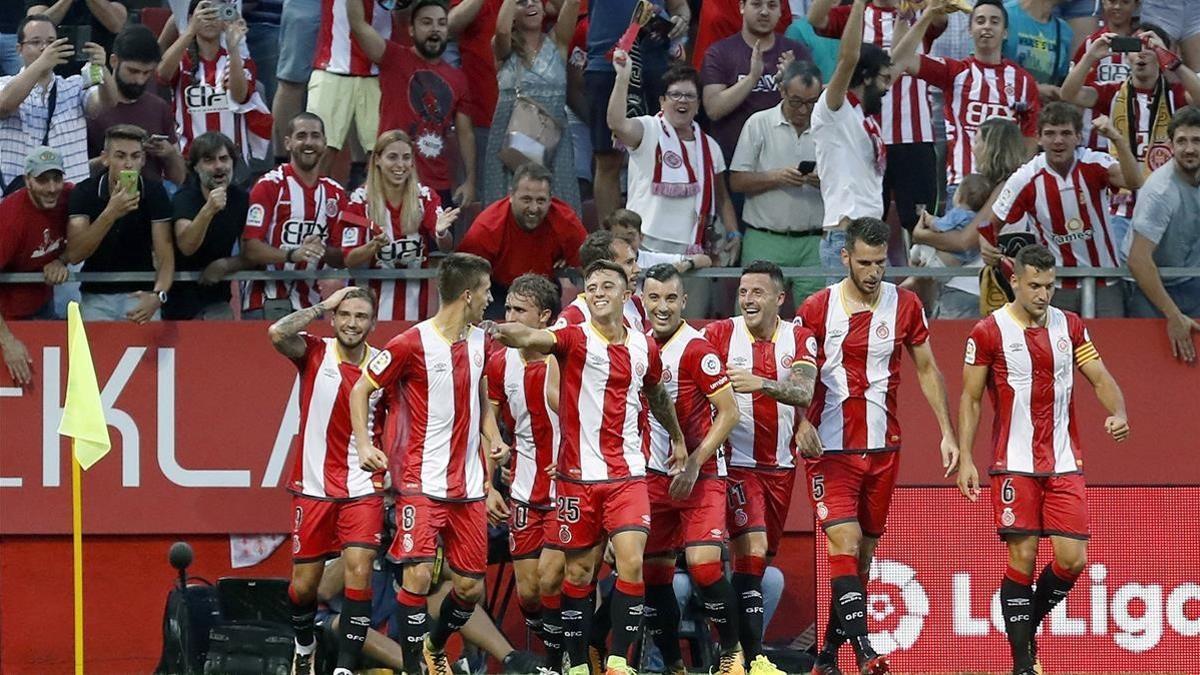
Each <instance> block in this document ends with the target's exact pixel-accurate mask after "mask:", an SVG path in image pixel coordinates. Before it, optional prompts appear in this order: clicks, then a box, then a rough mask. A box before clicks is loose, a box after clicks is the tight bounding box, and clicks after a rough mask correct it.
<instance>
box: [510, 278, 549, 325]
mask: <svg viewBox="0 0 1200 675" xmlns="http://www.w3.org/2000/svg"><path fill="white" fill-rule="evenodd" d="M508 294H509V295H519V296H521V297H522V298H526V299H528V300H532V301H533V302H534V304H536V305H537V307H538V311H541V310H544V309H548V310H550V316H554V315H555V314H558V305H559V298H560V297H561V296H560V294H559V292H558V288H557V287H555V285H554V284H553V283H552V282H551V281H550V280H549V279H547V278H546V277H544V276H542V275H540V274H532V273H525V274H522V275H521V276H519V277H517V278H516V279H513V282H512V284H510V285H509V287H508Z"/></svg>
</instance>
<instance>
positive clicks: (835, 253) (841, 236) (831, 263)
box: [821, 230, 846, 284]
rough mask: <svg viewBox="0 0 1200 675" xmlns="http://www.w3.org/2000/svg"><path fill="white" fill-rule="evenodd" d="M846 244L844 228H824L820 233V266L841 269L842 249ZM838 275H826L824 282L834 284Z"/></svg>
mask: <svg viewBox="0 0 1200 675" xmlns="http://www.w3.org/2000/svg"><path fill="white" fill-rule="evenodd" d="M845 246H846V231H845V230H826V231H825V234H823V235H821V267H824V268H825V269H842V249H843V248H845ZM839 279H840V277H827V278H826V279H825V283H826V284H836V283H837V282H838V281H839Z"/></svg>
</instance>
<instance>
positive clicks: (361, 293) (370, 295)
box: [333, 286, 379, 318]
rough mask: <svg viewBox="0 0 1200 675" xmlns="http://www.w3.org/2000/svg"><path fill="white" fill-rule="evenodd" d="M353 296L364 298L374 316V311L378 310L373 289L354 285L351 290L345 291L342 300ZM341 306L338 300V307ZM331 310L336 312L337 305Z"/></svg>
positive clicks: (377, 300)
mask: <svg viewBox="0 0 1200 675" xmlns="http://www.w3.org/2000/svg"><path fill="white" fill-rule="evenodd" d="M355 298H358V299H360V300H366V301H367V303H368V304H370V305H371V317H372V318H374V316H375V313H376V312H377V311H379V299H378V298H376V297H375V291H373V290H371V289H369V288H367V287H365V286H356V287H355V288H354V289H353V290H350V291H346V294H345V295H343V296H342V302H345V301H347V300H353V299H355ZM341 306H342V303H341V302H339V303H338V307H341ZM333 311H334V313H337V307H335V308H334V309H333Z"/></svg>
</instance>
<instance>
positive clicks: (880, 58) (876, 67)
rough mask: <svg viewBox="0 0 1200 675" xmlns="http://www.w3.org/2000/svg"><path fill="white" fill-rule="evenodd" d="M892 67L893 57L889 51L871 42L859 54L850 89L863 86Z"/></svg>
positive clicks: (851, 77)
mask: <svg viewBox="0 0 1200 675" xmlns="http://www.w3.org/2000/svg"><path fill="white" fill-rule="evenodd" d="M890 65H892V57H891V56H889V55H888V53H887V51H885V50H884V49H883V48H882V47H880V46H878V45H874V44H871V43H869V42H868V43H866V44H864V45H863V46H862V47H861V48H860V49H859V52H858V65H856V66H855V67H854V73H853V74H852V75H851V76H850V87H851V88H853V87H857V86H859V85H861V84H862V83H863V82H866V81H867V80H869V79H871V78H873V77H875V76H876V75H878V74H879V72H880V71H882V70H883V69H884V68H887V67H888V66H890Z"/></svg>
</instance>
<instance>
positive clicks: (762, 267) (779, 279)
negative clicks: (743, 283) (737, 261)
mask: <svg viewBox="0 0 1200 675" xmlns="http://www.w3.org/2000/svg"><path fill="white" fill-rule="evenodd" d="M747 274H765V275H767V276H769V277H771V281H774V282H775V286H776V287H777V288H779V289H780V290H782V289H783V284H784V280H783V270H782V269H780V267H779V265H776V264H775V263H773V262H771V261H770V260H755V261H754V262H752V263H750V264H749V265H746V266H745V267H743V268H742V276H746V275H747Z"/></svg>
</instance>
